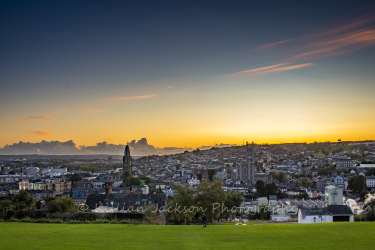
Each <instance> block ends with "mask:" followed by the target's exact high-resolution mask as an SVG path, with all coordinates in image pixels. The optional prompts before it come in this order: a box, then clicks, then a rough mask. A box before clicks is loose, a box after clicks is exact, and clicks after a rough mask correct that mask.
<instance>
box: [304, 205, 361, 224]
mask: <svg viewBox="0 0 375 250" xmlns="http://www.w3.org/2000/svg"><path fill="white" fill-rule="evenodd" d="M337 221H350V222H353V221H354V214H353V212H352V210H351V209H350V207H348V206H346V205H329V206H327V207H326V208H319V209H299V211H298V223H322V222H337Z"/></svg>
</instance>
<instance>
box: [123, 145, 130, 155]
mask: <svg viewBox="0 0 375 250" xmlns="http://www.w3.org/2000/svg"><path fill="white" fill-rule="evenodd" d="M124 156H130V148H129V145H126V147H125V151H124Z"/></svg>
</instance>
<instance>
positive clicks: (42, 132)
mask: <svg viewBox="0 0 375 250" xmlns="http://www.w3.org/2000/svg"><path fill="white" fill-rule="evenodd" d="M31 134H33V135H36V136H48V135H52V132H49V131H33V132H32V133H31Z"/></svg>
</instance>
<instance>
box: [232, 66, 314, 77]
mask: <svg viewBox="0 0 375 250" xmlns="http://www.w3.org/2000/svg"><path fill="white" fill-rule="evenodd" d="M285 65H288V64H287V63H279V64H275V65H270V66H266V67H261V68H255V69H250V70H245V71H240V72H236V73H233V74H230V75H228V76H244V75H250V74H267V73H272V72H279V71H288V70H294V69H300V68H304V67H310V66H314V65H315V64H314V63H304V64H296V65H289V66H285Z"/></svg>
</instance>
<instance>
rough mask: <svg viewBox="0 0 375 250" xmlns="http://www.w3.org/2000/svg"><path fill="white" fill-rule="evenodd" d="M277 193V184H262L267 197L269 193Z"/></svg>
mask: <svg viewBox="0 0 375 250" xmlns="http://www.w3.org/2000/svg"><path fill="white" fill-rule="evenodd" d="M276 194H277V186H276V184H275V183H274V182H272V183H267V184H266V185H265V186H264V196H265V197H268V196H269V195H276Z"/></svg>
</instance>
